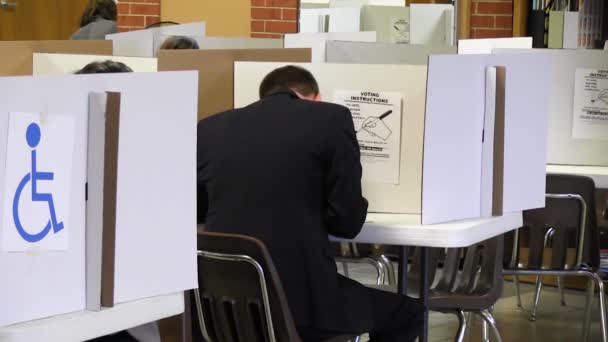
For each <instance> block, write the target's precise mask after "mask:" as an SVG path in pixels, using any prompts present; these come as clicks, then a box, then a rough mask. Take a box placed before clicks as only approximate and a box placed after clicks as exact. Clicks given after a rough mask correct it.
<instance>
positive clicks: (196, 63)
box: [157, 49, 311, 120]
mask: <svg viewBox="0 0 608 342" xmlns="http://www.w3.org/2000/svg"><path fill="white" fill-rule="evenodd" d="M157 57H158V71H174V70H198V71H199V79H198V94H199V95H198V118H199V120H200V119H204V118H206V117H208V116H211V115H213V114H216V113H219V112H222V111H225V110H229V109H232V108H234V62H294V63H305V62H310V59H311V51H310V49H252V50H161V51H159V53H158V56H157Z"/></svg>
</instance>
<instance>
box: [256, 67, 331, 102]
mask: <svg viewBox="0 0 608 342" xmlns="http://www.w3.org/2000/svg"><path fill="white" fill-rule="evenodd" d="M283 89H291V90H292V91H294V92H295V93H296V94H297V95H298V96H299V97H301V98H305V99H311V100H312V99H318V97H319V85H318V84H317V80H315V77H314V76H313V75H312V74H311V73H310V71H308V70H306V69H304V68H301V67H298V66H294V65H288V66H284V67H281V68H278V69H275V70H273V71H271V72H270V73H269V74H268V75H266V77H264V80H263V81H262V84H260V98H264V97H266V96H269V95H272V94H274V93H276V92H277V91H280V90H283Z"/></svg>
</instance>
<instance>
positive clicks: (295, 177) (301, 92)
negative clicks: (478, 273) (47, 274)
mask: <svg viewBox="0 0 608 342" xmlns="http://www.w3.org/2000/svg"><path fill="white" fill-rule="evenodd" d="M259 91H260V100H259V101H258V102H256V103H253V104H251V105H249V106H247V107H244V108H239V109H235V110H231V111H227V112H224V113H220V114H216V115H213V116H211V117H209V118H207V119H204V120H202V121H200V122H199V124H198V132H197V134H198V142H197V183H198V185H197V197H198V203H197V207H198V210H197V215H198V221H199V223H204V224H205V226H206V230H208V231H211V232H222V233H229V234H242V235H247V236H251V237H254V238H257V239H259V240H261V241H262V242H263V243H264V244H265V245H266V247H267V248H268V251H269V252H270V255H271V256H272V259H273V261H274V263H275V265H276V268H277V271H278V273H279V277H280V279H281V283H282V285H283V288H284V290H285V293H286V296H287V302H288V304H289V308H290V310H291V312H292V315H293V319H294V322H295V324H296V327H297V329H298V333H299V334H300V336H301V338H302V340H303V341H304V342H312V341H325V340H328V339H330V338H333V337H334V336H336V335H342V334H363V333H366V332H369V333H370V340H371V341H372V342H393V341H394V342H397V341H398V342H413V341H414V340H415V339H416V338H417V337H418V335H419V334H420V332H421V329H422V322H423V320H422V319H423V307H422V304H421V302H420V301H419V300H417V299H413V298H409V297H407V296H402V295H398V294H393V293H389V292H385V291H380V290H376V289H372V288H368V287H365V286H363V285H362V284H360V283H358V282H356V281H354V280H351V279H349V278H346V277H343V276H341V275H339V274H338V271H337V269H336V263H335V261H334V259H333V257H332V252H331V249H330V248H331V247H330V244H329V234H331V235H334V236H337V237H342V238H347V239H352V238H354V237H355V236H357V234H359V232H360V231H361V228H362V226H363V223H364V222H365V217H366V215H367V201H366V200H365V198H363V196H362V191H361V174H362V169H361V162H360V151H359V144H358V142H357V137H356V133H355V128H354V124H353V120H352V116H351V113H350V111H349V110H348V108H346V107H343V106H339V105H335V104H330V103H323V102H321V101H320V100H321V94H320V93H319V86H318V84H317V81H316V80H315V78H314V76H313V75H312V74H311V73H310V72H309V71H308V70H306V69H303V68H300V67H296V66H286V67H283V68H279V69H276V70H274V71H272V72H271V73H270V74H268V75H267V76H266V77H265V78H264V80H263V81H262V83H261V85H260V89H259Z"/></svg>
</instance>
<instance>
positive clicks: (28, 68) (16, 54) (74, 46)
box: [0, 40, 112, 76]
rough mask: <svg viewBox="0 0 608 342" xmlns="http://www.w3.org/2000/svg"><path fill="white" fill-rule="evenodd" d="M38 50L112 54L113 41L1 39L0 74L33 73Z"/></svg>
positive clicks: (41, 51)
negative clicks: (34, 56) (34, 58)
mask: <svg viewBox="0 0 608 342" xmlns="http://www.w3.org/2000/svg"><path fill="white" fill-rule="evenodd" d="M36 52H39V53H71V54H94V55H111V54H112V43H111V42H108V41H105V40H88V41H87V40H40V41H34V40H32V41H0V56H2V63H0V76H29V75H32V72H33V62H32V54H34V53H36Z"/></svg>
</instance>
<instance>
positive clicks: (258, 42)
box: [154, 34, 283, 53]
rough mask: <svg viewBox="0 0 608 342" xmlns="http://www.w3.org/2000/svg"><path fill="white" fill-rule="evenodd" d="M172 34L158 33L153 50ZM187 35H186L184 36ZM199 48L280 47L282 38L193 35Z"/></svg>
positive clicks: (156, 49) (156, 50)
mask: <svg viewBox="0 0 608 342" xmlns="http://www.w3.org/2000/svg"><path fill="white" fill-rule="evenodd" d="M170 37H173V35H165V34H162V35H159V36H157V37H156V38H155V40H154V51H155V53H156V52H158V49H159V48H160V47H161V45H162V44H163V43H164V42H165V40H167V39H168V38H170ZM186 37H188V36H186ZM188 38H192V39H194V40H195V41H196V43H197V44H198V46H199V48H200V49H201V50H233V49H280V48H282V47H283V39H278V38H272V39H266V38H240V37H200V36H197V37H194V36H190V37H188Z"/></svg>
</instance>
